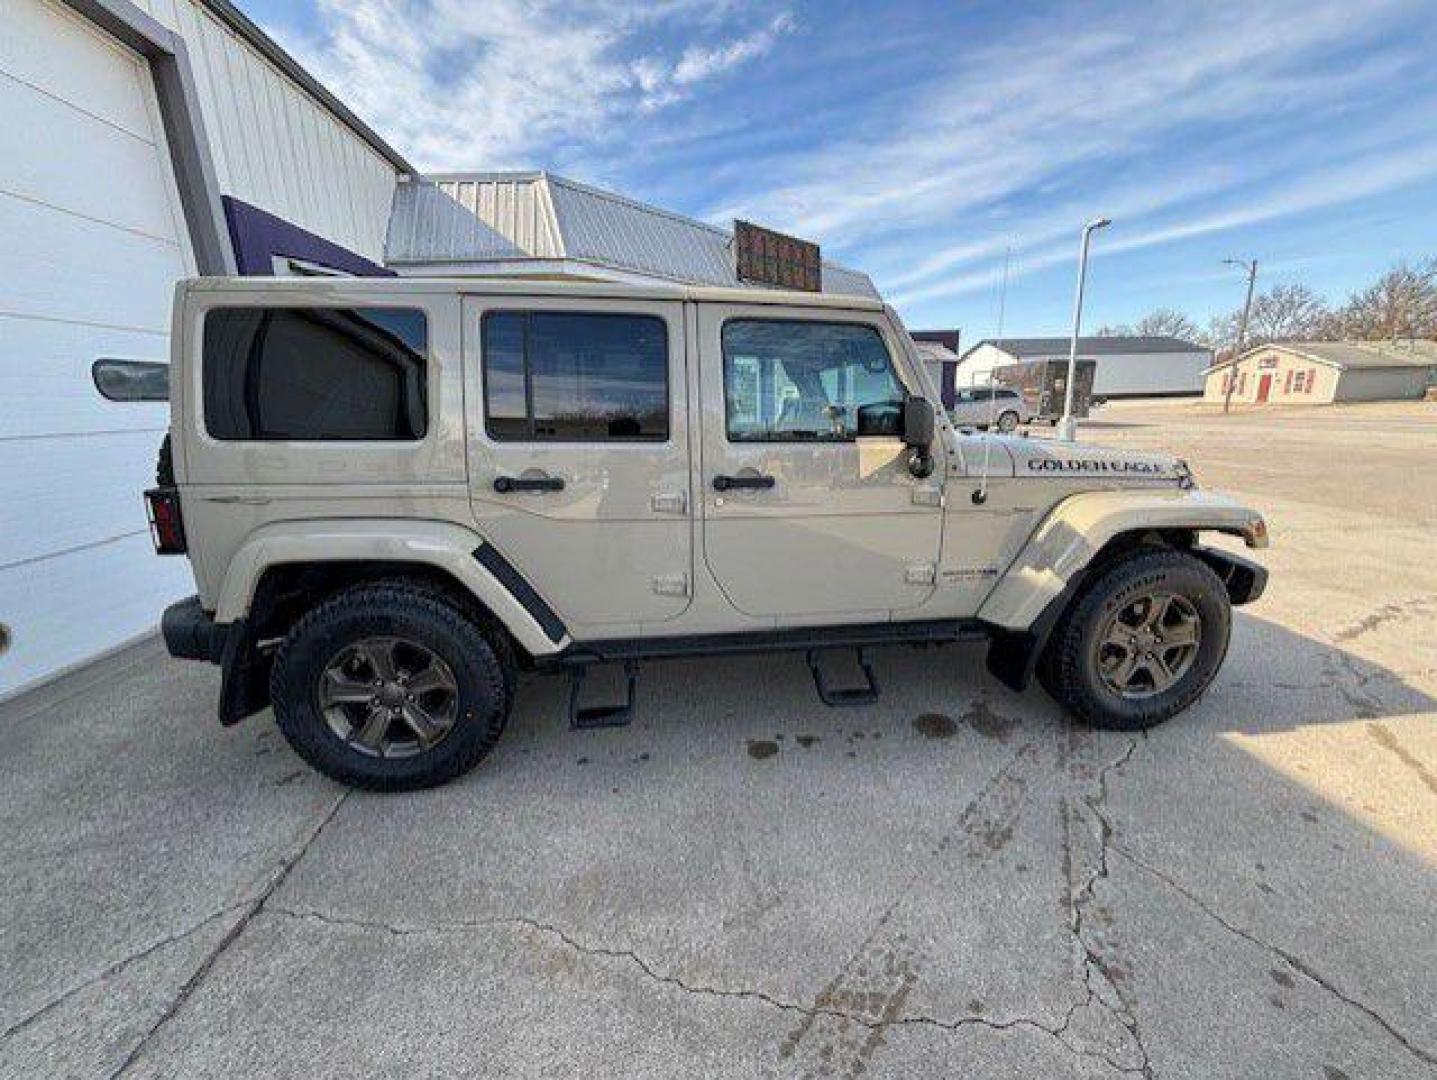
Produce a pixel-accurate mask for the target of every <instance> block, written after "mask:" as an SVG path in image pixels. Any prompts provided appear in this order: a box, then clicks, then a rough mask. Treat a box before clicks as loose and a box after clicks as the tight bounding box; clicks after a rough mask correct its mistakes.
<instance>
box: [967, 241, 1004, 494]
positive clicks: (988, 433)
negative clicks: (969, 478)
mask: <svg viewBox="0 0 1437 1080" xmlns="http://www.w3.org/2000/svg"><path fill="white" fill-rule="evenodd" d="M1012 258H1013V245H1012V244H1009V245H1008V246H1007V248H1005V249H1004V251H1003V283H1002V285H1001V286H999V289H998V337H997V338H996V339H995V341H994V348H997V349H1002V348H1003V316H1004V315H1005V314H1006V313H1007V310H1008V264H1009V262H1011V261H1012ZM995 370H997V367H996V365H995V366H994V367H990V368H989V369H988V424H987V426H986V427H985V428H984V429H983V469H982V471H981V472H980V473H979V474H978V490H977V491H975V492H973V504H974V505H975V506H982V505H983V504H984V503H985V502H987V501H988V463H989V460H990V455H991V452H992V448H993V413H994V411H995V410H996V409H997V407H998V397H997V395H996V394H995V393H993V372H994V371H995Z"/></svg>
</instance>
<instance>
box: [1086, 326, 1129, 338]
mask: <svg viewBox="0 0 1437 1080" xmlns="http://www.w3.org/2000/svg"><path fill="white" fill-rule="evenodd" d="M1093 336H1094V337H1132V336H1133V328H1132V327H1131V326H1129V325H1128V324H1127V323H1103V325H1102V326H1100V327H1098V328H1097V329H1096V330H1094V331H1093Z"/></svg>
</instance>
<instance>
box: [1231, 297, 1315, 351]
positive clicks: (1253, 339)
mask: <svg viewBox="0 0 1437 1080" xmlns="http://www.w3.org/2000/svg"><path fill="white" fill-rule="evenodd" d="M1327 314H1328V311H1327V303H1326V301H1324V300H1323V299H1322V297H1320V296H1318V295H1317V293H1315V292H1313V291H1312V290H1311V289H1309V288H1308V287H1307V286H1306V285H1274V286H1273V287H1272V288H1270V289H1268V290H1267V291H1266V292H1263V293H1259V294H1258V296H1257V297H1256V299H1254V300H1253V302H1252V315H1251V317H1250V318H1249V319H1248V324H1247V342H1246V343H1247V344H1248V345H1249V346H1252V345H1265V344H1267V343H1268V342H1269V341H1302V340H1311V339H1313V338H1316V337H1319V336H1321V334H1322V331H1323V330H1324V329H1325V326H1324V322H1325V320H1326V318H1327Z"/></svg>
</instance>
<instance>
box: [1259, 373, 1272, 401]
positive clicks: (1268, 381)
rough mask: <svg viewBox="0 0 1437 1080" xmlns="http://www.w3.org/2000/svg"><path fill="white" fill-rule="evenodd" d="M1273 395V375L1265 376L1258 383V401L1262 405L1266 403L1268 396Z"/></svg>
mask: <svg viewBox="0 0 1437 1080" xmlns="http://www.w3.org/2000/svg"><path fill="white" fill-rule="evenodd" d="M1271 393H1272V376H1271V375H1264V376H1263V377H1262V378H1261V379H1259V380H1258V382H1257V400H1258V403H1259V404H1261V403H1262V402H1264V401H1266V400H1267V397H1268V395H1269V394H1271Z"/></svg>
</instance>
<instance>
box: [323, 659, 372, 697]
mask: <svg viewBox="0 0 1437 1080" xmlns="http://www.w3.org/2000/svg"><path fill="white" fill-rule="evenodd" d="M373 696H374V687H373V685H371V683H369V682H366V681H365V680H363V679H356V678H354V677H353V676H352V675H350V674H349V673H348V672H347V671H345V670H344V669H342V668H337V667H330V668H326V669H325V672H324V700H325V701H326V702H327V703H329V704H331V705H366V704H368V703H369V699H370V698H371V697H373Z"/></svg>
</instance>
